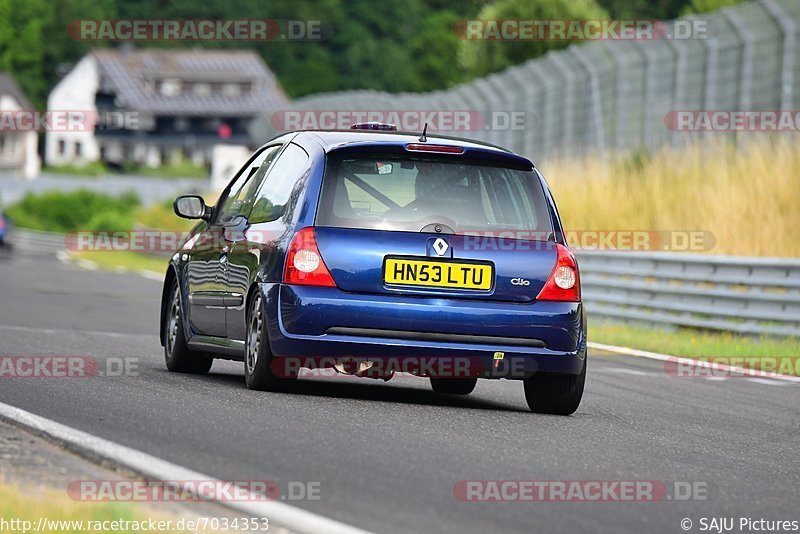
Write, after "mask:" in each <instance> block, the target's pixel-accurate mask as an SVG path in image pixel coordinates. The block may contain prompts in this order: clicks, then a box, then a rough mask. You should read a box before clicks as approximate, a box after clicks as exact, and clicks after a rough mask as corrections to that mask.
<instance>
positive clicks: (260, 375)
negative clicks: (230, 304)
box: [244, 291, 295, 391]
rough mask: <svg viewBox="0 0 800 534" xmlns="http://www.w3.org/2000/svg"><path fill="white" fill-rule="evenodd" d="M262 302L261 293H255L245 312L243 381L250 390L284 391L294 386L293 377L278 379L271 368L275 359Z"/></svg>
mask: <svg viewBox="0 0 800 534" xmlns="http://www.w3.org/2000/svg"><path fill="white" fill-rule="evenodd" d="M263 302H264V299H263V298H262V296H261V292H260V291H256V293H255V294H254V295H253V298H252V299H251V300H250V306H249V308H248V312H247V344H246V345H247V346H246V353H245V357H244V381H245V383H246V384H247V387H248V388H250V389H256V390H261V391H286V390H288V389H290V388H291V386H292V385H293V384H294V382H295V377H293V376H288V377H286V378H284V377H280V376H278V375H276V374H275V373H274V371H273V367H272V366H273V362H274V361H275V358H274V357H273V356H272V352H271V351H270V348H269V338H268V337H267V330H266V322H265V320H264V306H263Z"/></svg>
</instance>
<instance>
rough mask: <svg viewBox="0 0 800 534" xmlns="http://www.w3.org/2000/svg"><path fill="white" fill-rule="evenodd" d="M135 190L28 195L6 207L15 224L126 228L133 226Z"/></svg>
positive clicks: (51, 227)
mask: <svg viewBox="0 0 800 534" xmlns="http://www.w3.org/2000/svg"><path fill="white" fill-rule="evenodd" d="M138 206H139V197H138V196H137V195H136V193H133V192H130V193H125V194H124V195H121V196H117V197H114V196H110V195H104V194H102V193H95V192H93V191H88V190H85V189H78V190H75V191H69V192H63V191H47V192H44V193H42V194H40V195H34V194H33V193H28V194H26V195H25V196H24V197H23V198H22V200H20V201H19V202H17V203H15V204H12V205H11V206H9V207H8V208H7V209H6V214H7V215H8V217H10V218H11V220H12V221H13V223H14V225H15V226H19V227H21V228H30V229H32V230H45V231H49V232H74V231H77V230H123V229H129V228H132V227H133V220H134V213H135V211H136V208H137V207H138Z"/></svg>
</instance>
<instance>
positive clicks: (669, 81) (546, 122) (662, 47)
mask: <svg viewBox="0 0 800 534" xmlns="http://www.w3.org/2000/svg"><path fill="white" fill-rule="evenodd" d="M690 21H692V22H690ZM689 23H691V24H703V27H705V29H706V32H705V33H706V35H698V36H697V38H692V39H678V38H674V39H670V38H654V39H639V40H633V41H631V40H613V39H609V40H605V39H604V40H599V41H591V42H587V43H580V44H573V45H572V46H569V47H567V48H565V49H563V50H555V51H550V52H548V53H547V54H545V55H544V56H543V57H540V58H536V59H532V60H530V61H527V62H525V63H522V64H520V65H515V66H513V67H510V68H508V69H506V70H504V71H502V72H498V73H494V74H490V75H489V76H487V77H485V78H480V79H476V80H473V81H470V82H467V83H463V84H461V85H458V86H455V87H452V88H449V89H443V90H440V91H432V92H427V93H398V94H390V93H385V92H380V91H372V90H356V91H344V92H338V93H326V94H315V95H310V96H307V97H303V98H300V99H297V100H293V101H291V102H289V103H288V104H287V106H286V108H287V109H289V110H295V111H296V110H317V111H322V110H324V111H331V110H370V111H389V110H392V111H402V110H416V111H445V110H460V111H471V112H477V114H481V115H482V116H483V118H484V121H483V122H482V121H478V120H476V121H474V122H475V124H472V125H471V126H470V127H469V128H468V131H449V132H445V133H449V134H450V135H455V136H463V137H469V138H473V139H477V140H480V141H487V142H489V143H493V144H497V145H500V146H503V147H505V148H507V149H509V150H512V151H514V152H517V153H519V154H522V155H524V156H526V157H529V158H531V159H532V160H533V161H534V162H541V161H542V160H546V159H549V158H553V157H559V156H562V157H569V158H572V157H575V156H577V155H584V154H596V153H600V154H603V153H614V152H622V153H625V152H630V151H636V150H639V149H649V150H656V149H658V148H660V147H661V146H663V145H665V144H670V145H673V146H684V145H688V144H692V143H694V142H696V141H703V140H708V139H712V138H713V139H720V138H725V139H736V136H737V135H743V136H747V137H748V138H752V135H753V133H752V132H743V133H741V134H737V133H735V132H731V133H722V132H690V131H673V130H671V129H670V128H668V127H667V125H666V124H665V117H666V116H667V114H668V113H670V112H672V111H677V110H706V111H715V110H748V111H749V110H793V109H798V106H800V91H798V90H796V89H794V90H793V89H792V88H793V87H795V85H796V80H797V79H798V77H800V50H799V49H798V47H797V42H798V40H800V2H798V1H797V0H756V1H752V2H745V3H743V4H740V5H737V6H735V7H729V8H723V9H720V10H718V11H715V12H713V13H704V14H702V15H696V16H693V17H689V18H686V19H682V20H681V21H677V22H676V21H670V22H665V23H664V28H663V29H664V32H665V34H664V35H678V34H679V32H678V31H676V27H675V25H676V24H681V25H683V27H686V24H689ZM793 84H795V85H793ZM495 112H500V113H503V112H514V113H522V114H523V116H524V118H525V120H524V124H523V126H522V127H521V128H519V129H515V128H509V127H505V128H501V127H490V126H491V123H492V120H493V117H497V116H496V115H494V113H495ZM278 122H280V121H278ZM271 124H272V121H271V117H270V116H267V117H265V118H264V120H262V121H258V124H257V126H254V127H256V128H257V129H263V131H258V132H257V133H256V135H259V136H261V137H263V138H264V139H268V138H269V137H272V136H273V135H276V134H277V133H281V132H282V131H284V130H286V129H287V128H283V129H277V130H276V129H275V127H273V126H271ZM502 124H506V123H505V122H502ZM434 129H435V128H434ZM430 131H431V130H429V132H430ZM781 135H784V136H785V135H789V134H788V133H782V134H781Z"/></svg>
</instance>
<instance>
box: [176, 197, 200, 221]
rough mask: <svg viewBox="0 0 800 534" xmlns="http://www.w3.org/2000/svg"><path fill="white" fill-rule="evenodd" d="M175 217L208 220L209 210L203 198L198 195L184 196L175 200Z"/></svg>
mask: <svg viewBox="0 0 800 534" xmlns="http://www.w3.org/2000/svg"><path fill="white" fill-rule="evenodd" d="M172 209H173V210H174V211H175V215H177V216H178V217H183V218H184V219H208V216H209V209H208V207H206V203H205V201H203V197H201V196H197V195H183V196H179V197H178V198H176V199H175V202H173V204H172Z"/></svg>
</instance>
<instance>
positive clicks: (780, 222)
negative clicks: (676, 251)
mask: <svg viewBox="0 0 800 534" xmlns="http://www.w3.org/2000/svg"><path fill="white" fill-rule="evenodd" d="M539 168H540V169H541V171H542V173H543V174H544V175H545V177H546V178H547V180H548V183H549V184H550V187H551V188H552V189H553V194H554V195H555V198H556V201H557V202H558V206H559V210H560V211H561V216H562V219H563V221H564V225H565V226H566V229H567V230H577V231H580V230H673V231H674V230H678V231H683V230H704V231H709V232H711V233H712V234H713V235H714V237H715V238H716V243H715V245H714V246H713V248H711V249H710V250H707V251H703V252H705V253H709V254H735V255H747V256H784V257H797V256H800V143H799V142H798V140H797V138H795V137H794V136H789V135H786V136H781V138H778V139H771V140H768V141H764V142H752V143H749V144H746V145H741V144H740V145H739V146H738V147H737V146H734V145H732V144H730V143H716V144H702V145H700V144H698V145H694V146H691V147H688V148H683V149H679V148H664V149H662V150H660V151H658V152H656V153H653V154H645V153H639V154H636V155H634V156H632V157H628V158H625V159H604V158H598V157H589V158H583V159H561V160H554V161H546V162H543V163H542V164H540V165H539Z"/></svg>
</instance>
